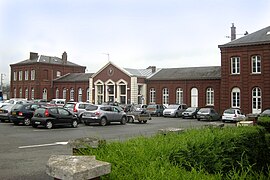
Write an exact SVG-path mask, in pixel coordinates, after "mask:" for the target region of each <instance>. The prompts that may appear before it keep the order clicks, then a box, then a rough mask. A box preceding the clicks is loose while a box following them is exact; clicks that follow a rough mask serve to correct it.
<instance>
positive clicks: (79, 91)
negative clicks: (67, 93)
mask: <svg viewBox="0 0 270 180" xmlns="http://www.w3.org/2000/svg"><path fill="white" fill-rule="evenodd" d="M78 102H82V88H79V89H78Z"/></svg>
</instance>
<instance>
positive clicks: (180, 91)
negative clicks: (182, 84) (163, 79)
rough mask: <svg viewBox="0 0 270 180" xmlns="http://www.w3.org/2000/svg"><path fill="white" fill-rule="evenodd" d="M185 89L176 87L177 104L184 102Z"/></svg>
mask: <svg viewBox="0 0 270 180" xmlns="http://www.w3.org/2000/svg"><path fill="white" fill-rule="evenodd" d="M183 97H184V96H183V89H182V88H177V89H176V104H183Z"/></svg>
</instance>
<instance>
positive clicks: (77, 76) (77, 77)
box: [54, 73, 94, 82]
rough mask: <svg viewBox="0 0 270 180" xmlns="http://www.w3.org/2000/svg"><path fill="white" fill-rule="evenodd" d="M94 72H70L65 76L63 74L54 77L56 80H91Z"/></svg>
mask: <svg viewBox="0 0 270 180" xmlns="http://www.w3.org/2000/svg"><path fill="white" fill-rule="evenodd" d="M93 74H94V73H68V74H66V75H64V76H61V77H59V78H57V79H54V82H76V81H87V82H88V81H89V78H90V77H91V76H92V75H93Z"/></svg>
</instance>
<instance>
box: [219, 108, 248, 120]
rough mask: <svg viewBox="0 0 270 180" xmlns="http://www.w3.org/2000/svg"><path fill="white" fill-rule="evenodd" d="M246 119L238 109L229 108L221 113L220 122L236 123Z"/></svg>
mask: <svg viewBox="0 0 270 180" xmlns="http://www.w3.org/2000/svg"><path fill="white" fill-rule="evenodd" d="M245 119H246V116H245V115H244V114H243V113H242V112H241V110H240V109H238V108H229V109H226V110H225V111H224V112H223V115H222V122H226V121H232V122H238V121H243V120H245Z"/></svg>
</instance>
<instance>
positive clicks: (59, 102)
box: [48, 99, 66, 107]
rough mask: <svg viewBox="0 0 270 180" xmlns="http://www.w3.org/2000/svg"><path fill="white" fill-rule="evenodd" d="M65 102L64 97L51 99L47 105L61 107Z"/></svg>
mask: <svg viewBox="0 0 270 180" xmlns="http://www.w3.org/2000/svg"><path fill="white" fill-rule="evenodd" d="M65 104H66V99H52V100H51V101H50V102H49V103H48V105H49V106H60V107H63V106H64V105H65Z"/></svg>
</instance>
